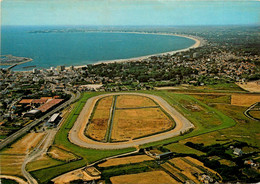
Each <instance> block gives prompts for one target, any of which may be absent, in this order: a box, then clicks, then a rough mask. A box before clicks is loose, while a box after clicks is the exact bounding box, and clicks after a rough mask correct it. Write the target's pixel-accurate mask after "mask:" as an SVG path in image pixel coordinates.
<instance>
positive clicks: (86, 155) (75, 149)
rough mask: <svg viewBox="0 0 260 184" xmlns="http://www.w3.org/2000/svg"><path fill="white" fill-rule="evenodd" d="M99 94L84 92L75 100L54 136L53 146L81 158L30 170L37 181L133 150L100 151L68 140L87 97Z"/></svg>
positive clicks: (44, 180) (43, 180)
mask: <svg viewBox="0 0 260 184" xmlns="http://www.w3.org/2000/svg"><path fill="white" fill-rule="evenodd" d="M99 94H102V93H91V92H89V93H84V94H83V95H82V97H81V98H80V100H79V101H77V102H76V104H75V106H74V109H73V110H72V111H71V112H70V114H69V116H68V118H67V119H66V121H65V122H64V124H62V126H61V128H60V130H59V131H58V133H57V134H56V136H55V140H54V146H58V147H60V148H63V149H65V150H68V151H70V152H72V153H73V154H75V155H78V156H80V157H82V159H81V160H77V161H73V162H69V163H66V164H62V165H59V164H57V165H54V166H51V167H48V168H44V169H39V170H35V171H33V172H31V174H32V175H33V176H34V177H35V178H36V179H37V180H38V181H39V183H47V182H48V181H49V180H51V179H52V178H54V177H56V176H58V175H61V174H63V173H66V172H68V171H71V170H73V169H77V168H80V167H83V166H85V165H86V164H88V163H92V162H95V161H97V160H100V159H102V158H106V157H109V156H113V155H119V154H122V153H127V152H130V151H134V150H135V149H134V148H128V149H123V150H102V151H100V150H93V149H86V148H84V149H83V148H81V147H79V146H77V145H75V144H72V143H71V142H70V141H69V140H68V133H69V131H70V129H71V128H72V126H73V125H74V122H75V121H76V119H77V117H78V115H79V113H80V112H81V110H82V108H83V106H84V105H85V103H86V101H87V99H89V98H91V97H93V96H96V95H99ZM46 173H48V175H46Z"/></svg>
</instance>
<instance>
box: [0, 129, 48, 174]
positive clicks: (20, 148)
mask: <svg viewBox="0 0 260 184" xmlns="http://www.w3.org/2000/svg"><path fill="white" fill-rule="evenodd" d="M43 136H44V133H29V134H27V135H26V136H24V137H23V138H22V139H20V140H18V141H17V142H15V143H14V144H12V145H11V148H7V149H4V150H3V151H1V152H0V160H1V165H0V167H1V174H5V175H16V176H22V173H21V166H22V164H23V161H24V159H25V157H26V154H27V153H29V152H30V151H31V150H32V149H33V148H34V147H36V145H37V144H38V143H39V141H40V140H41V139H42V138H43Z"/></svg>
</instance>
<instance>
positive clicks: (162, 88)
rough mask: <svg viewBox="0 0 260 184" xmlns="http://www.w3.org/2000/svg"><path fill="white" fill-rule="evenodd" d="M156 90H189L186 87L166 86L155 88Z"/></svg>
mask: <svg viewBox="0 0 260 184" xmlns="http://www.w3.org/2000/svg"><path fill="white" fill-rule="evenodd" d="M154 89H156V90H171V89H187V88H186V87H183V86H180V87H173V86H165V87H155V88H154Z"/></svg>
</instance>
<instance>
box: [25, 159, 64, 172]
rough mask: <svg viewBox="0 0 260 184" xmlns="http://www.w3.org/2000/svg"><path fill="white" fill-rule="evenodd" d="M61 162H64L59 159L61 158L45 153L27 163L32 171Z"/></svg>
mask: <svg viewBox="0 0 260 184" xmlns="http://www.w3.org/2000/svg"><path fill="white" fill-rule="evenodd" d="M59 164H64V162H62V161H59V160H54V159H52V158H50V157H49V156H47V155H43V156H41V157H39V158H37V159H36V160H33V161H32V162H29V163H28V164H27V165H26V170H27V171H29V172H31V171H35V170H39V169H43V168H47V167H51V166H55V165H59Z"/></svg>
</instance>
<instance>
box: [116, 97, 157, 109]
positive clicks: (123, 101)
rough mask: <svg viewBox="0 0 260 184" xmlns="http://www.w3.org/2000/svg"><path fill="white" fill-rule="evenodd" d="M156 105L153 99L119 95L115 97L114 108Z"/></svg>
mask: <svg viewBox="0 0 260 184" xmlns="http://www.w3.org/2000/svg"><path fill="white" fill-rule="evenodd" d="M149 106H156V104H155V103H154V101H153V100H151V99H150V98H147V97H143V96H138V95H119V96H118V97H117V103H116V108H136V107H149Z"/></svg>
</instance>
